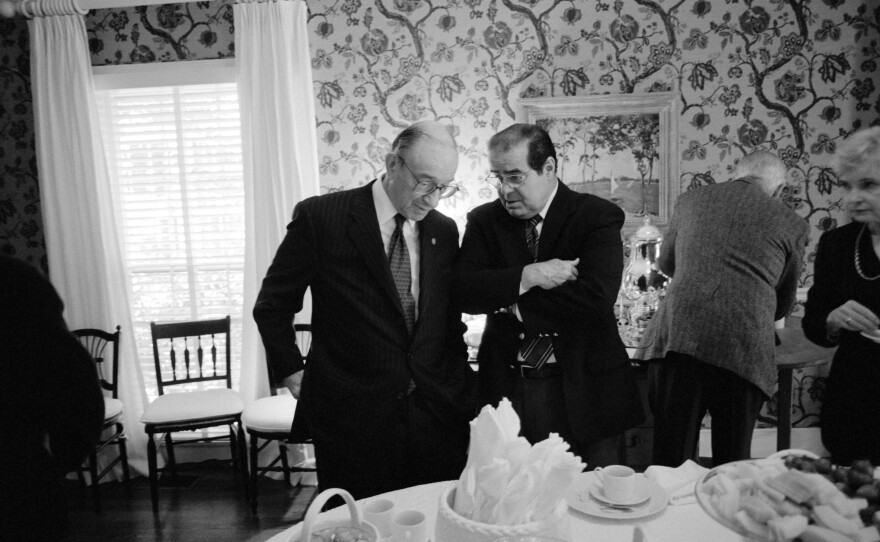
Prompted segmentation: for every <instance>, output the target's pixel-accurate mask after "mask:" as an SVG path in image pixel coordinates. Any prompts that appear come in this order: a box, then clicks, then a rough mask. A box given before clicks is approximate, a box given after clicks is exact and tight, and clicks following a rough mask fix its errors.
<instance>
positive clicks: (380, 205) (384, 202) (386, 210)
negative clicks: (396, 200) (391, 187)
mask: <svg viewBox="0 0 880 542" xmlns="http://www.w3.org/2000/svg"><path fill="white" fill-rule="evenodd" d="M384 178H385V176H384V175H383V176H382V177H381V178H380V179H377V180H376V182H374V183H373V205H375V207H376V218H377V219H378V220H379V224H384V223H386V222H388V221H389V220H391V219H393V218H394V215H396V214H397V209H395V208H394V204H393V203H391V198H389V197H388V194H387V193H386V192H385V185H383V184H382V180H383V179H384Z"/></svg>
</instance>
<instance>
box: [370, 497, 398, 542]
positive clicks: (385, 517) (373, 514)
mask: <svg viewBox="0 0 880 542" xmlns="http://www.w3.org/2000/svg"><path fill="white" fill-rule="evenodd" d="M392 516H394V503H393V502H392V501H389V500H388V499H374V500H372V501H369V502H367V503H366V504H364V519H365V520H366V521H367V523H369V524H371V525H372V526H373V527H375V528H376V530H377V531H379V537H380V538H385V537H387V536H391V518H392Z"/></svg>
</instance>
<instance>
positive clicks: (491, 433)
mask: <svg viewBox="0 0 880 542" xmlns="http://www.w3.org/2000/svg"><path fill="white" fill-rule="evenodd" d="M519 431H520V421H519V416H517V415H516V412H515V411H514V410H513V406H512V405H511V404H510V401H508V400H507V399H502V400H501V402H500V403H499V404H498V408H497V409H496V408H493V407H492V406H490V405H487V406H485V407H483V410H481V411H480V414H479V415H478V416H477V417H476V418H475V419H474V420H472V421H471V441H470V447H469V449H468V461H467V465H466V466H465V468H464V470H463V471H462V473H461V477H460V478H459V480H458V486H456V491H455V502H454V503H453V505H452V508H453V510H455V511H456V512H457V513H459V514H460V515H462V516H464V517H466V518H470V519H473V520H475V521H480V522H483V523H490V524H494V525H517V524H520V523H527V522H530V521H538V520H542V519H545V518H547V517H549V516H550V515H551V514H553V513H554V511H555V510H556V509H557V508H558V505H559V503H560V502H561V501H562V499H563V497H564V495H565V492H566V491H567V490H568V487H569V486H570V485H571V483H572V482H573V481H574V479H575V477H576V476H577V475H578V474H580V473H581V472H582V471H583V470H584V467H585V465H584V464H583V462H581V460H580V458H579V457H577V456H575V455H574V454H572V453H571V452H569V451H568V448H569V445H568V444H567V443H566V442H565V441H564V440H562V438H560V437H559V435H557V434H555V433H551V434H550V436H549V437H548V438H547V439H545V440H543V441H541V442H538V443H536V444H535V445H534V446H532V445H530V444H529V442H528V441H527V440H526V439H525V438H523V437H521V436H519Z"/></svg>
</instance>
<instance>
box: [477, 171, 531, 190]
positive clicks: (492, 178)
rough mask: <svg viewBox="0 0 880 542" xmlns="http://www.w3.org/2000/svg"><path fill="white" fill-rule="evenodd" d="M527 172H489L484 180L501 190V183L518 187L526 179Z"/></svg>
mask: <svg viewBox="0 0 880 542" xmlns="http://www.w3.org/2000/svg"><path fill="white" fill-rule="evenodd" d="M526 176H528V173H507V174H502V173H490V174H488V175H486V182H487V183H489V184H491V185H492V186H494V187H495V188H497V189H498V190H501V185H503V184H506V185H507V186H509V187H511V188H519V187H520V186H522V185H523V183H524V182H525V181H526Z"/></svg>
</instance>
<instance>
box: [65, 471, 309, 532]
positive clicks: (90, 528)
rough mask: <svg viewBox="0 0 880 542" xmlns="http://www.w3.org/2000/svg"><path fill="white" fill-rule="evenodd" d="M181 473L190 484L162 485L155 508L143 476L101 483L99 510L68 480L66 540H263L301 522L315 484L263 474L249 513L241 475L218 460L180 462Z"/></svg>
mask: <svg viewBox="0 0 880 542" xmlns="http://www.w3.org/2000/svg"><path fill="white" fill-rule="evenodd" d="M181 467H182V468H181V470H180V472H179V474H181V475H184V476H186V477H190V478H189V479H190V480H191V479H192V478H191V477H195V481H194V482H192V483H191V484H190V485H189V487H183V488H172V487H168V488H165V487H163V488H161V489H160V490H159V514H158V516H154V515H153V512H152V505H151V504H150V486H149V483H148V481H147V480H146V479H145V478H141V477H137V478H133V479H132V480H131V485H130V488H128V490H126V488H125V485H124V484H123V483H121V482H108V483H103V484H101V485H100V492H101V512H100V513H98V514H96V513H95V511H94V508H93V501H92V494H91V492H90V490H89V489H87V488H83V487H81V486H80V485H79V483H78V482H77V481H76V480H69V481H68V487H67V503H68V510H69V514H68V516H69V528H68V531H67V535H66V536H65V537H64V538H63V539H62V540H63V541H64V542H75V541H97V540H100V541H105V540H119V541H123V540H124V541H130V540H136V541H160V540H161V541H178V540H179V541H182V542H201V541H210V542H222V541H226V540H230V541H231V540H235V541H252V542H256V541H262V540H267V539H269V538H271V537H272V536H274V535H275V534H277V533H279V532H281V531H283V530H285V529H287V528H288V527H290V526H291V525H294V524H296V523H299V522H300V521H301V520H302V518H303V515H304V514H305V511H306V509H307V508H308V506H309V503H310V502H311V501H312V498H313V497H314V494H315V489H316V488H315V487H312V486H297V487H290V486H288V485H287V484H286V483H285V482H284V480H272V479H269V478H265V477H261V478H260V485H259V503H260V506H259V510H258V513H257V515H256V516H254V515H253V514H251V512H250V507H249V506H248V503H247V501H246V499H245V495H244V489H243V486H242V483H241V478H240V476H238V475H237V473H235V472H234V471H232V469H231V468H230V467H229V466H226V465H222V464H220V463H216V462H208V463H200V464H197V465H182V466H181Z"/></svg>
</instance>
